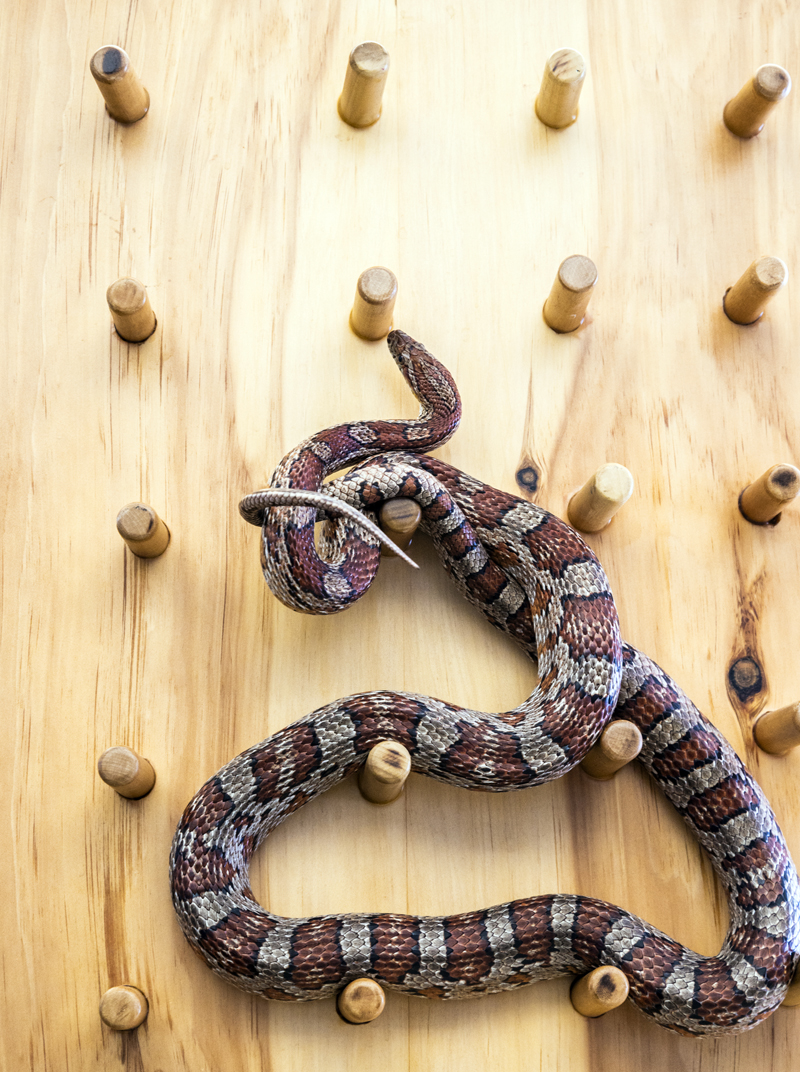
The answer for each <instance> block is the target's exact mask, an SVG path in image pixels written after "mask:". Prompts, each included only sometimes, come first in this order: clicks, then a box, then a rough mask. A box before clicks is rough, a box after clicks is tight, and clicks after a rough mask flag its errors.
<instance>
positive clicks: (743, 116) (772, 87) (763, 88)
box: [722, 63, 792, 138]
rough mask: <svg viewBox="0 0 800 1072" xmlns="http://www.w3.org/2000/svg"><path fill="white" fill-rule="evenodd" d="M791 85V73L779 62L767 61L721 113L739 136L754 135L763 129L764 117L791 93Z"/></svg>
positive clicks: (730, 127)
mask: <svg viewBox="0 0 800 1072" xmlns="http://www.w3.org/2000/svg"><path fill="white" fill-rule="evenodd" d="M791 88H792V80H791V78H790V77H789V72H788V71H785V70H784V69H783V67H779V66H778V65H777V63H765V64H764V66H763V67H759V68H758V70H757V71H756V73H755V74H754V75H753V77H752V78H751V79H750V80H749V81H748V82H745V84H744V85H743V86H742V88H741V89H740V90H739V92H738V93H737V94H736V96H735V97H734V98H733V99H732V100H729V101H728V103H727V104H726V105H725V109H724V111H723V113H722V119H723V121H724V123H725V126H726V127H727V128H728V130H729V131H730V132H731V134H735V135H736V136H737V137H738V138H754V137H755V136H756V134H760V133H761V131H762V130H763V129H764V120H765V119H766V118H767V116H768V115H769V113H770V112H771V111H772V109H773V108H774V107H775V105H776V104H777V103H778V102H779V101H782V100H783V98H784V97H786V96H788V94H789V90H790V89H791Z"/></svg>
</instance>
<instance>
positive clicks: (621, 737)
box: [581, 719, 643, 781]
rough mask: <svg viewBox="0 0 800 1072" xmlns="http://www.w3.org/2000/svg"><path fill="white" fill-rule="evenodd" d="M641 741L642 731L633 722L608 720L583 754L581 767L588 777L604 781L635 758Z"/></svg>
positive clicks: (639, 749) (640, 746)
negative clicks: (596, 739)
mask: <svg viewBox="0 0 800 1072" xmlns="http://www.w3.org/2000/svg"><path fill="white" fill-rule="evenodd" d="M642 743H643V741H642V731H641V730H640V729H639V727H638V726H637V725H636V724H635V723H633V722H628V721H627V720H626V719H616V720H614V721H613V722H609V724H608V725H607V726H606V728H605V729H604V730H603V732H602V733H601V734H600V739H599V740H598V741H597V742H596V744H594V745H593V746H592V748H590V749H589V751H588V752H587V754H586V755H585V756H584V758H583V760H582V762H581V769H582V770H584V771H585V772H586V773H587V774H588V775H590V777H592V778H597V779H599V780H600V781H605V780H607V779H608V778H612V777H613V776H614V775H615V774H616V772H617V771H618V770H621V769H622V768H623V767H625V766H627V764H628V763H631V762H632V761H633V760H634V759H636V757H637V756H638V755H639V753H640V752H641V750H642Z"/></svg>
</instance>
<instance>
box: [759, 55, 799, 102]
mask: <svg viewBox="0 0 800 1072" xmlns="http://www.w3.org/2000/svg"><path fill="white" fill-rule="evenodd" d="M791 88H792V79H791V76H790V75H789V72H788V71H786V70H784V68H783V67H779V66H778V64H777V63H765V64H763V66H761V67H759V68H758V70H757V71H756V73H755V74H754V75H753V89H754V90H755V91H756V93H757V94H758V95H759V97H763V98H764V100H768V101H779V100H783V98H784V97H786V96H787V95H788V93H789V91H790V89H791Z"/></svg>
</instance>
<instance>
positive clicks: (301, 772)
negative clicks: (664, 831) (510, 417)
mask: <svg viewBox="0 0 800 1072" xmlns="http://www.w3.org/2000/svg"><path fill="white" fill-rule="evenodd" d="M388 342H389V347H390V350H391V352H392V355H393V356H394V358H395V361H396V362H397V364H398V365H399V367H400V369H401V371H402V372H403V374H404V376H405V377H406V379H407V381H408V383H409V384H410V386H411V387H412V389H413V390H414V392H415V394H416V395H417V397H418V399H419V400H420V403H421V413H420V417H419V419H418V420H416V421H370V422H363V423H361V422H359V423H352V424H347V425H341V426H338V427H336V428H331V429H327V430H325V431H323V432H320V433H318V434H317V435H315V436H312V437H311V438H310V439H308V440H306V441H305V442H304V443H302V444H300V446H298V447H297V448H296V449H295V450H294V451H292V452H291V453H290V454H289V455H288V456H287V457H286V458H285V459H284V460H283V461H282V462H281V464H280V465H279V467H278V469H277V470H276V472H275V474H274V476H273V479H272V483H271V486H270V488H269V489H266V490H265V491H263V492H259V493H256V494H255V495H251V496H248V497H247V498H246V499H245V500H243V502H242V505H241V510H242V513H243V516H245V518H246V519H247V520H249V521H251V522H253V523H255V524H259V525H260V524H261V523H262V521H263V535H262V566H263V569H264V573H265V576H266V578H267V581H268V582H269V584H270V586H271V587H272V589H273V591H274V592H275V594H276V595H278V597H279V598H280V599H282V600H283V602H285V603H287V604H288V605H289V606H292V607H295V608H296V609H298V610H303V611H307V612H311V613H316V614H326V613H333V612H335V611H338V610H341V609H342V608H344V607H346V606H348V605H349V604H350V603H352V602H353V601H354V600H356V599H358V597H359V596H360V595H361V594H362V593H363V592H364V591H365V590H366V588H367V586H368V585H369V583H370V582H371V580H372V578H373V577H374V575H375V572H376V571H377V567H378V563H379V535H378V534H377V531H376V529H375V528H374V526H373V527H371V528H369V527H367V528H365V527H364V526H365V524H367V523H366V522H364V521H362V520H359V519H360V518H363V517H364V512H365V511H366V512H367V513H369V512H370V511H372V510H374V509H375V508H376V506H377V505H379V504H380V503H381V502H382V501H384V500H386V499H389V498H395V497H398V496H406V497H411V498H414V499H415V500H416V501H417V502H419V504H420V506H421V508H422V527H423V529H424V530H425V531H426V532H427V533H428V534H429V535H430V536H431V537H432V539H433V541H434V543H435V545H436V547H437V549H438V552H439V554H440V557H441V558H442V561H443V562H444V564H445V566H446V567H447V569H448V570H449V571H450V573H451V575H452V577H453V579H454V581H455V583H456V584H457V585H458V586H459V588H460V589H461V590H462V591H463V593H464V594H465V596H466V597H467V598H468V599H469V600H471V601H472V602H473V603H475V604H477V606H478V607H480V609H481V610H482V611H483V612H484V614H485V615H486V616H487V617H488V618H489V620H490V621H491V622H492V624H493V625H495V626H497V627H498V628H500V629H502V630H504V631H505V632H506V633H508V634H509V636H511V637H512V638H513V639H514V640H516V641H517V642H518V643H519V644H521V645H522V646H523V647H524V648H525V650H526V651H527V652H528V653H529V654H530V655H531V656H532V657H533V658H535V659H537V661H538V668H539V678H540V680H539V683H538V684H537V687H536V689H535V691H534V692H533V694H532V695H531V696H530V697H529V698H528V699H527V700H526V701H525V702H524V703H523V704H521V705H520V706H519V707H517V708H515V709H514V710H513V711H509V712H506V713H504V714H487V713H482V712H477V711H470V710H465V709H463V708H459V707H455V706H453V705H451V704H448V703H444V702H442V701H441V700H436V699H431V698H430V697H427V696H420V695H414V694H409V693H393V692H371V693H363V694H360V695H356V696H348V697H345V698H344V699H340V700H336V701H334V702H333V703H330V704H328V705H326V706H325V707H322V708H320V709H319V710H318V711H315V712H313V713H312V714H310V715H307V716H306V717H304V718H301V719H299V720H298V721H297V722H295V723H293V724H292V725H290V726H287V727H286V728H285V729H282V730H280V731H279V732H278V733H275V734H273V735H272V736H271V737H269V738H267V740H265V741H262V742H261V743H260V744H258V745H256V746H254V747H253V748H250V749H248V750H247V751H246V752H243V753H242V754H241V755H240V756H237V757H236V758H235V759H234V760H232V761H231V762H230V763H228V764H227V765H226V766H225V767H223V768H222V770H220V771H219V772H218V773H217V774H215V775H214V777H213V778H211V779H210V780H209V781H208V782H206V784H205V785H204V786H203V787H202V788H201V789H200V791H199V792H198V793H197V795H196V796H195V797H194V799H193V800H192V801H191V803H190V804H189V805H188V807H187V808H186V810H185V812H184V814H183V817H182V819H181V821H180V824H179V826H178V829H177V832H176V834H175V839H174V842H173V846H172V854H171V860H170V874H171V885H172V897H173V902H174V905H175V909H176V912H177V914H178V918H179V921H180V924H181V927H182V929H183V931H184V934H185V935H186V937H187V938H188V940H189V941H190V943H191V944H192V945H193V946H194V948H195V949H196V950H198V951H199V952H200V954H201V955H202V957H203V958H204V959H205V960H206V962H207V963H208V965H209V966H210V967H211V968H212V969H213V970H214V971H215V972H216V973H217V974H218V975H220V976H221V977H222V978H224V979H226V980H228V981H229V982H231V983H234V984H235V985H236V986H238V987H241V988H242V989H244V990H248V991H253V992H256V993H259V994H261V995H263V996H265V997H268V998H276V999H279V1000H289V1001H291V1000H301V1001H302V1000H309V999H313V998H324V997H328V996H332V995H334V994H336V993H338V991H339V990H341V988H342V987H343V986H344V985H345V984H346V983H347V982H349V981H350V980H351V979H354V978H356V977H360V976H370V977H372V978H373V979H376V980H377V981H378V982H379V983H380V984H381V985H382V986H384V987H387V988H390V989H394V990H399V991H403V992H406V993H410V994H417V995H421V996H424V997H432V998H458V997H464V996H468V995H473V994H483V993H492V992H495V991H499V990H508V989H511V988H514V987H518V986H522V985H524V984H527V983H532V982H536V981H537V980H540V979H546V978H551V977H553V976H558V975H564V974H570V973H585V972H587V971H590V970H591V969H593V968H595V967H598V966H600V965H616V966H618V967H619V968H620V969H621V970H622V971H623V972H624V973H625V975H626V976H627V978H628V980H629V983H630V997H631V1000H632V1001H633V1002H634V1003H635V1004H636V1005H637V1006H638V1008H639V1009H640V1010H641V1011H642V1012H644V1013H645V1014H646V1015H648V1016H649V1017H651V1018H652V1019H654V1020H656V1021H657V1022H658V1023H660V1024H663V1025H665V1026H666V1027H669V1028H672V1029H673V1030H675V1031H679V1032H682V1033H684V1034H690V1035H722V1034H729V1033H734V1032H739V1031H743V1030H745V1029H747V1028H750V1027H752V1026H754V1025H755V1024H757V1023H758V1022H759V1021H761V1020H763V1019H764V1018H765V1017H766V1016H768V1015H769V1014H770V1013H771V1012H772V1011H773V1010H774V1009H775V1008H776V1007H777V1005H778V1004H779V1003H780V1001H781V1000H782V998H783V996H784V994H785V992H786V988H787V986H788V984H789V982H790V981H791V979H792V975H793V972H794V970H795V968H796V967H797V965H798V962H800V892H799V890H798V879H797V873H796V871H795V868H794V865H793V864H792V861H791V859H790V857H789V853H788V850H787V847H786V843H785V841H784V839H783V836H782V834H781V832H780V830H779V829H778V826H777V823H776V821H775V817H774V815H773V813H772V810H771V809H770V806H769V804H768V802H767V800H766V799H765V797H764V795H763V793H762V792H761V790H760V789H759V787H758V786H757V785H756V783H755V781H754V780H753V778H752V777H751V776H750V774H749V773H748V772H747V770H746V769H745V767H744V766H743V764H742V763H741V761H740V760H739V758H738V757H737V756H736V754H735V753H734V751H733V749H732V748H731V747H730V745H729V744H728V743H727V741H726V740H725V739H724V737H723V736H722V735H721V734H720V733H719V732H718V731H717V730H716V729H715V728H714V727H713V726H712V725H711V724H710V723H709V722H708V721H707V720H706V719H705V718H704V717H703V716H702V715H701V714H700V712H699V711H698V710H697V709H696V707H695V706H694V705H693V704H692V702H691V701H690V700H689V699H688V698H687V697H686V696H685V695H684V693H683V692H682V691H681V690H680V689H679V688H678V686H677V685H676V684H675V683H674V682H673V681H672V680H671V679H670V678H669V677H668V676H667V675H666V674H665V673H664V672H663V671H662V670H661V669H659V667H658V666H656V664H655V663H653V662H652V661H651V660H650V659H649V658H648V657H647V656H645V655H643V654H642V653H641V652H638V651H636V650H635V649H634V648H632V647H631V646H630V645H627V644H624V643H622V642H621V640H620V636H619V627H618V622H617V615H616V610H615V607H614V602H613V599H612V597H611V594H610V592H609V590H608V583H607V580H606V578H605V575H604V573H603V571H602V569H601V567H600V565H599V563H598V562H597V560H596V559H595V557H594V555H593V554H592V552H591V551H590V550H589V549H588V548H587V546H586V545H585V544H584V543H583V541H582V540H581V539H580V537H578V536H577V534H576V533H575V532H574V531H573V530H572V529H571V528H569V527H568V526H567V525H565V524H564V523H563V522H561V521H559V520H558V519H557V518H555V517H553V516H552V515H550V514H548V513H547V512H546V511H545V510H542V509H541V508H539V507H537V506H535V505H533V504H531V503H529V502H526V501H523V500H520V499H518V498H516V497H515V496H513V495H508V494H506V493H504V492H502V491H498V490H496V489H494V488H490V487H487V486H486V485H485V484H482V483H480V481H477V480H474V479H473V478H472V477H469V476H466V475H465V474H464V473H461V472H460V471H458V470H456V469H454V468H452V467H451V466H449V465H446V464H445V463H444V462H441V461H438V460H436V459H433V458H430V457H427V456H425V455H424V454H421V453H419V452H420V451H427V450H430V449H431V448H432V447H434V446H437V445H439V444H440V443H443V442H444V441H445V440H446V439H448V438H449V436H450V435H452V433H453V431H454V430H455V427H456V425H457V423H458V420H459V417H460V401H459V397H458V392H457V390H456V387H455V384H454V382H453V380H452V378H451V377H450V375H449V373H448V372H447V371H446V369H444V368H443V367H442V366H441V365H440V364H439V363H438V362H437V361H436V360H435V359H434V358H433V357H432V356H431V355H430V354H428V352H427V351H426V350H425V349H424V348H423V347H421V346H419V345H418V344H417V343H415V342H414V341H413V340H412V339H410V338H409V337H408V336H407V335H404V334H403V333H402V332H398V331H395V332H392V333H391V335H390V336H389V340H388ZM355 463H360V464H355ZM348 465H355V468H353V469H351V470H350V472H348V473H347V475H345V476H344V477H340V478H339V479H337V480H332V481H329V482H328V483H326V484H325V485H324V488H323V487H322V485H323V481H324V480H325V479H326V478H327V477H328V476H330V474H332V473H334V472H336V471H337V470H341V469H343V468H344V467H346V466H348ZM337 515H342V516H340V517H339V518H338V519H337V520H335V521H334V520H332V519H333V518H334V517H336V516H337ZM318 516H324V517H326V518H327V519H328V520H327V524H326V525H325V527H324V535H323V539H322V541H321V543H320V549H319V553H318V551H317V549H316V547H315V544H314V523H315V520H316V519H317V518H318ZM354 519H355V520H356V521H357V522H358V523H357V524H353V521H354ZM612 714H613V715H614V717H621V718H626V719H629V720H631V721H632V722H634V723H636V725H638V727H639V728H640V730H641V731H642V735H643V738H644V747H643V750H642V753H641V755H640V757H639V758H640V761H641V762H642V764H643V765H644V767H645V769H646V770H647V771H648V773H649V774H650V776H651V777H652V778H653V779H654V780H655V781H656V783H657V784H658V785H659V786H660V788H661V789H662V791H663V792H664V794H665V795H666V796H667V797H668V798H669V800H670V801H671V802H672V803H673V805H674V806H675V807H676V808H677V809H678V811H679V812H680V813H681V815H682V816H683V817H684V819H685V821H686V823H687V825H688V827H689V829H690V831H691V832H692V834H693V835H694V836H695V837H696V838H697V840H698V841H699V842H700V844H701V845H702V846H703V848H704V849H705V850H706V852H707V853H708V854H709V856H710V858H711V861H712V863H713V865H714V867H715V869H716V871H717V874H718V875H719V877H720V879H721V880H722V882H723V884H724V886H725V888H726V890H727V893H728V898H729V906H730V926H729V930H728V934H727V937H726V939H725V942H724V945H723V947H722V949H721V951H720V952H719V953H718V954H717V955H716V956H712V957H703V956H699V955H698V954H696V953H694V952H692V951H691V950H689V949H687V948H685V947H684V946H682V945H680V944H679V943H678V942H675V941H673V940H672V939H671V938H669V937H668V936H667V935H665V934H663V933H661V932H660V931H658V930H656V929H654V928H653V927H651V926H650V925H649V924H647V923H646V922H644V921H643V920H641V919H639V918H637V917H636V916H633V915H631V914H630V913H629V912H626V911H625V910H624V909H622V908H618V907H616V906H614V905H611V904H608V903H606V902H603V901H600V900H596V899H593V898H589V897H582V896H570V895H563V894H557V895H551V896H537V897H529V898H524V899H522V900H517V901H512V902H510V903H509V904H503V905H497V906H495V907H492V908H488V909H485V910H481V911H475V912H468V913H464V914H461V915H456V916H449V917H446V918H418V917H414V916H408V915H399V914H394V913H392V914H386V913H384V914H372V915H369V914H354V915H343V916H323V917H317V918H312V919H286V918H282V917H279V916H275V915H273V914H271V913H270V912H267V911H266V910H265V909H263V908H262V907H261V906H260V905H259V904H258V903H257V902H256V900H255V898H254V896H253V894H252V891H251V890H250V888H249V885H248V870H249V863H250V860H251V858H252V855H253V853H254V852H255V850H256V848H257V847H258V845H259V844H260V843H261V842H262V841H263V839H264V838H265V837H266V835H267V834H268V833H269V832H270V831H271V830H273V829H274V828H275V827H276V826H277V825H278V824H279V823H280V822H282V821H283V820H284V819H285V818H286V817H287V816H288V815H290V814H291V813H292V812H294V811H296V810H297V809H298V808H299V807H301V806H302V805H303V804H305V803H307V802H308V801H310V800H312V799H313V798H314V797H316V796H317V795H318V794H320V793H322V792H324V791H325V790H326V789H329V788H330V787H331V786H333V785H335V784H336V783H337V782H339V781H341V780H342V779H343V778H346V777H347V776H348V775H349V774H351V773H352V772H353V771H354V770H356V769H357V768H358V767H359V766H360V765H361V764H362V763H363V762H364V760H365V758H366V755H367V753H368V752H369V750H370V749H371V748H372V747H373V746H374V745H375V744H376V743H378V742H379V741H382V740H387V739H389V740H396V741H400V742H401V743H402V744H404V745H405V747H406V748H408V750H409V752H410V753H411V756H412V769H413V770H415V771H417V772H419V773H422V774H427V775H429V776H430V777H433V778H437V779H439V780H441V781H445V782H448V783H450V784H454V785H458V786H464V787H466V788H469V789H479V790H492V791H497V792H503V791H508V790H516V789H522V788H525V787H527V786H533V785H537V784H540V783H542V782H545V781H548V780H550V779H553V778H557V777H559V776H560V775H562V774H564V773H565V772H566V771H568V770H570V769H571V768H572V767H573V766H574V765H575V764H576V763H578V762H579V761H580V759H581V758H582V757H583V756H584V755H585V754H586V752H587V751H588V749H589V748H590V747H591V745H592V743H593V742H594V740H595V739H596V738H597V736H598V734H599V733H600V731H601V730H602V728H603V726H604V725H605V724H606V722H607V721H608V720H609V719H610V718H611V716H612Z"/></svg>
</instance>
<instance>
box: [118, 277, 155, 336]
mask: <svg viewBox="0 0 800 1072" xmlns="http://www.w3.org/2000/svg"><path fill="white" fill-rule="evenodd" d="M106 301H107V302H108V308H109V309H110V310H111V319H112V320H113V321H114V327H115V328H116V329H117V335H119V337H120V338H121V339H123V340H124V341H125V342H144V341H145V339H149V338H150V336H151V335H152V334H153V332H154V331H155V330H156V314H155V313H154V312H153V310H152V307H151V305H150V299H149V298H148V296H147V291H146V290H145V289H144V287H143V286H142V284H141V283H140V282H139V280H138V279H118V280H117V281H116V283H112V284H111V286H110V287H109V288H108V290H107V291H106Z"/></svg>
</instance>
